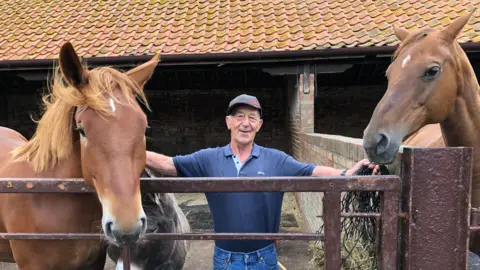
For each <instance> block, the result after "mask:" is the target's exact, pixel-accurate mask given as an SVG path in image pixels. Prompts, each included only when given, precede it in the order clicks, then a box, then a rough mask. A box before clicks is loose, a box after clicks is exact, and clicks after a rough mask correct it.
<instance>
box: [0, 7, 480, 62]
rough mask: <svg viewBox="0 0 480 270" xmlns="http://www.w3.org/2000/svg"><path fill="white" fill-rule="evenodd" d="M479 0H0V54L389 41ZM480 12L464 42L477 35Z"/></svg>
mask: <svg viewBox="0 0 480 270" xmlns="http://www.w3.org/2000/svg"><path fill="white" fill-rule="evenodd" d="M479 4H480V0H465V1H450V0H443V1H441V0H438V1H431V0H417V1H416V0H403V1H400V0H398V1H397V0H390V1H388V0H386V1H373V0H323V1H321V0H256V1H254V0H237V1H235V0H220V1H214V0H178V1H174V0H158V1H155V0H151V1H147V0H144V1H138V0H137V1H135V0H132V1H123V0H121V1H117V0H103V1H98V0H88V1H87V0H80V1H73V0H67V1H61V0H46V1H34V0H21V1H19V0H2V1H0V14H2V15H1V16H0V37H1V39H0V60H18V59H49V58H56V57H57V54H58V51H59V48H60V45H61V44H62V43H63V42H65V41H67V40H68V41H71V42H72V43H73V45H74V46H75V48H76V49H77V51H78V52H79V54H81V55H82V56H84V57H93V56H95V57H99V56H125V55H142V54H153V53H155V52H157V51H161V52H162V53H164V54H187V53H213V52H215V53H222V52H247V51H248V52H258V51H283V50H309V49H322V48H340V47H354V46H359V47H364V46H384V45H395V44H397V42H398V41H397V39H396V38H395V37H394V36H393V33H392V30H391V25H392V24H397V25H401V26H405V27H406V28H407V29H412V27H424V26H427V25H428V26H430V27H433V28H439V27H442V26H445V25H447V24H448V23H449V22H450V21H451V20H453V19H455V18H457V17H458V16H461V15H463V14H465V13H466V12H467V11H470V10H471V9H472V8H473V7H475V6H480V5H479ZM479 33H480V10H479V11H478V12H477V13H476V14H475V15H474V17H473V18H472V19H471V21H470V23H469V24H468V25H467V26H466V27H465V29H464V31H463V32H462V34H461V36H460V42H469V41H473V42H479V41H480V35H479Z"/></svg>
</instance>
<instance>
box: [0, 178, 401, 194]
mask: <svg viewBox="0 0 480 270" xmlns="http://www.w3.org/2000/svg"><path fill="white" fill-rule="evenodd" d="M140 186H141V189H142V192H146V193H155V192H162V193H203V192H275V191H283V192H328V191H339V192H342V191H398V190H399V186H400V178H399V177H398V176H395V175H384V176H375V177H374V176H348V177H345V178H342V177H306V176H305V177H236V178H228V177H212V178H203V177H198V178H197V177H196V178H182V177H164V178H141V181H140ZM92 192H95V191H94V190H93V189H92V188H90V187H89V186H87V185H86V184H85V182H84V181H83V179H81V178H71V179H69V178H67V179H60V178H0V193H92Z"/></svg>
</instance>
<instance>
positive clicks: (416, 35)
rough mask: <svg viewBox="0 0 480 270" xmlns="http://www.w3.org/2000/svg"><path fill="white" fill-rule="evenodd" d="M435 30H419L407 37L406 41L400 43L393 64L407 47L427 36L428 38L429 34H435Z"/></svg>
mask: <svg viewBox="0 0 480 270" xmlns="http://www.w3.org/2000/svg"><path fill="white" fill-rule="evenodd" d="M434 31H435V30H433V29H431V28H425V29H421V30H418V31H416V32H414V33H413V34H412V35H410V36H409V37H407V38H406V39H405V40H404V41H402V42H401V43H400V45H399V46H398V48H397V49H396V50H395V52H394V53H393V55H392V62H393V61H395V59H396V58H397V56H398V55H399V54H400V52H401V51H402V50H403V49H404V48H405V47H407V46H409V45H410V44H413V43H415V42H417V41H419V40H421V39H423V38H425V37H426V36H428V34H430V33H432V32H434Z"/></svg>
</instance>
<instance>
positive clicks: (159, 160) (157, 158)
mask: <svg viewBox="0 0 480 270" xmlns="http://www.w3.org/2000/svg"><path fill="white" fill-rule="evenodd" d="M146 166H147V168H149V169H151V170H154V171H157V172H159V173H162V174H165V175H170V176H177V169H176V168H175V165H174V164H173V158H172V157H168V156H164V155H161V154H158V153H155V152H151V151H147V164H146Z"/></svg>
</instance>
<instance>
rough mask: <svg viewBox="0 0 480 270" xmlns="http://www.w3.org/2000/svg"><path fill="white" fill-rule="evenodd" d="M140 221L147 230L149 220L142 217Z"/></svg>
mask: <svg viewBox="0 0 480 270" xmlns="http://www.w3.org/2000/svg"><path fill="white" fill-rule="evenodd" d="M140 221H141V222H142V228H145V226H147V219H146V218H144V217H142V218H140Z"/></svg>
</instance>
